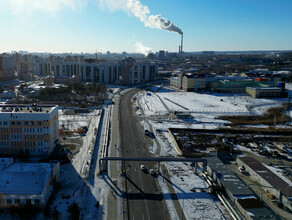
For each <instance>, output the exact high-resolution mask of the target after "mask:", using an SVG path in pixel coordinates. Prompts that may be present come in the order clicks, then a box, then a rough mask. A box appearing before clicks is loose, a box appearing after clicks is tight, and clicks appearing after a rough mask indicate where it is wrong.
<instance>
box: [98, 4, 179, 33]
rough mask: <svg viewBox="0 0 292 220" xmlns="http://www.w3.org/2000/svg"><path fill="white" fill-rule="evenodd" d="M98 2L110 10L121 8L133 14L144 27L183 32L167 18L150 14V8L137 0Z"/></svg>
mask: <svg viewBox="0 0 292 220" xmlns="http://www.w3.org/2000/svg"><path fill="white" fill-rule="evenodd" d="M99 2H100V5H101V7H102V8H104V7H107V8H109V9H110V10H112V11H115V10H123V11H126V12H128V13H131V14H133V15H135V16H136V17H137V18H139V19H140V21H141V22H143V23H144V25H145V26H146V27H150V28H158V29H163V30H167V31H170V32H176V33H178V34H181V35H182V34H183V32H182V30H181V29H180V28H179V27H177V26H176V25H175V24H174V23H173V22H171V21H169V20H168V19H166V18H163V17H162V16H161V15H150V9H149V8H148V7H147V6H145V5H143V4H142V3H141V2H140V1H138V0H99Z"/></svg>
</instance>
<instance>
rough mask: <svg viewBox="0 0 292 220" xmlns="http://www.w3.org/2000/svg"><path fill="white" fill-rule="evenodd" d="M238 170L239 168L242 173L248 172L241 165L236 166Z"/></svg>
mask: <svg viewBox="0 0 292 220" xmlns="http://www.w3.org/2000/svg"><path fill="white" fill-rule="evenodd" d="M238 170H239V171H240V172H241V173H243V174H248V173H247V172H246V170H245V168H244V167H243V166H242V167H238Z"/></svg>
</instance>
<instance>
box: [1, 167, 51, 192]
mask: <svg viewBox="0 0 292 220" xmlns="http://www.w3.org/2000/svg"><path fill="white" fill-rule="evenodd" d="M51 170H52V167H51V166H50V164H49V163H14V164H12V165H10V166H8V167H6V168H4V170H2V171H1V172H0V174H1V175H0V192H2V193H3V194H10V193H11V194H40V193H42V190H43V189H44V187H45V184H46V182H47V179H48V177H49V176H50V175H51Z"/></svg>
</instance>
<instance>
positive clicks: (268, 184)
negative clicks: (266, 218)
mask: <svg viewBox="0 0 292 220" xmlns="http://www.w3.org/2000/svg"><path fill="white" fill-rule="evenodd" d="M236 162H237V163H238V165H239V166H242V167H244V169H245V170H246V171H247V172H248V173H249V174H250V176H251V177H252V178H253V179H254V180H256V181H257V182H258V183H259V184H260V185H263V186H265V187H263V190H265V191H266V192H268V193H271V194H273V195H274V196H276V197H277V198H278V199H279V201H280V202H282V203H283V204H284V206H286V207H287V208H289V209H290V210H292V186H291V185H290V184H288V183H286V182H285V181H284V180H283V179H281V178H280V177H279V176H277V175H276V174H275V173H273V172H272V171H271V170H270V169H268V168H267V167H266V166H264V165H263V164H262V163H260V162H259V161H257V160H256V159H254V158H251V157H238V158H237V159H236Z"/></svg>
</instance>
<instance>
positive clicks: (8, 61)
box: [0, 55, 15, 81]
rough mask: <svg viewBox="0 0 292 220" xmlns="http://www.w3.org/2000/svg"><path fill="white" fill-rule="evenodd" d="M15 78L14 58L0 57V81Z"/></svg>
mask: <svg viewBox="0 0 292 220" xmlns="http://www.w3.org/2000/svg"><path fill="white" fill-rule="evenodd" d="M14 78H15V62H14V60H13V57H12V56H8V55H0V81H6V80H11V79H14Z"/></svg>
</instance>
